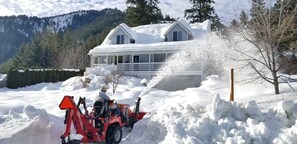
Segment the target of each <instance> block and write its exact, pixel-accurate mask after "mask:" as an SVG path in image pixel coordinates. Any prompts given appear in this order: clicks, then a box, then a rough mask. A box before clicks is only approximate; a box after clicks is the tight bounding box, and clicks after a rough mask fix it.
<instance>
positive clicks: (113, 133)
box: [105, 125, 122, 144]
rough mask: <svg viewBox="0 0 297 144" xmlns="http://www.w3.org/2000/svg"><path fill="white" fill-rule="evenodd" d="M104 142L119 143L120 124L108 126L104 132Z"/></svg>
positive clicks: (120, 134) (108, 143) (109, 143)
mask: <svg viewBox="0 0 297 144" xmlns="http://www.w3.org/2000/svg"><path fill="white" fill-rule="evenodd" d="M105 140H106V144H119V143H120V142H121V140H122V128H121V127H120V126H117V125H116V126H109V127H108V128H107V132H106V138H105Z"/></svg>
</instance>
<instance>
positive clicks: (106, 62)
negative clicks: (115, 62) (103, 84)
mask: <svg viewBox="0 0 297 144" xmlns="http://www.w3.org/2000/svg"><path fill="white" fill-rule="evenodd" d="M107 64H108V54H106V65H107Z"/></svg>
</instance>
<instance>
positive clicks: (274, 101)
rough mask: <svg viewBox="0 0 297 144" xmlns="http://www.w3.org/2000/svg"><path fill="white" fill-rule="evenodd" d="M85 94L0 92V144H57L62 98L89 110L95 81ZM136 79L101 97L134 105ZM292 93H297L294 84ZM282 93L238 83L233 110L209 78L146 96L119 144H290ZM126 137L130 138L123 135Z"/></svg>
mask: <svg viewBox="0 0 297 144" xmlns="http://www.w3.org/2000/svg"><path fill="white" fill-rule="evenodd" d="M91 78H92V80H93V82H92V83H91V84H90V86H89V87H88V88H81V87H80V85H81V84H80V81H79V80H77V79H78V77H74V78H71V79H69V80H67V81H65V82H63V83H62V82H59V83H42V84H37V85H34V86H29V87H25V88H19V89H15V90H13V89H7V88H1V89H0V143H1V144H17V143H24V144H40V143H44V144H58V143H60V138H59V137H60V135H62V133H63V131H64V125H63V121H64V112H65V111H62V110H60V109H59V107H58V105H59V103H60V101H61V100H62V98H63V96H64V95H72V96H75V100H78V98H79V96H81V97H86V99H87V104H88V105H92V102H93V98H94V97H95V96H96V95H97V94H98V92H99V88H100V84H102V83H103V82H102V78H101V77H95V76H91ZM140 82H141V79H136V78H133V77H130V78H128V79H127V80H124V81H121V84H120V85H119V87H118V89H117V92H116V93H115V94H113V93H111V92H112V90H111V89H109V90H108V95H109V96H111V98H112V99H116V100H117V101H118V103H127V104H130V105H133V104H134V100H135V99H136V98H137V97H138V96H139V95H140V93H141V92H142V90H143V89H144V87H143V86H142V84H141V83H140ZM292 86H293V87H295V88H297V84H296V83H292ZM281 88H282V90H283V91H282V92H283V94H280V95H273V88H272V87H270V86H269V85H268V86H263V85H260V84H237V85H236V86H235V101H236V102H235V103H231V102H229V101H228V99H229V82H228V81H227V80H222V79H220V78H219V77H217V76H211V77H208V79H207V80H206V81H204V82H203V83H202V86H201V87H199V88H188V89H186V90H180V91H174V92H168V91H163V90H157V89H151V90H150V91H149V92H148V93H147V94H145V95H143V96H142V101H141V110H143V111H147V112H150V114H148V115H146V116H145V118H144V119H143V120H141V121H140V122H138V123H137V124H136V125H135V127H134V129H133V130H132V131H131V130H130V129H127V128H125V129H124V130H123V131H124V138H123V140H122V143H124V144H131V143H135V144H138V143H146V144H154V143H164V144H165V143H166V144H168V143H189V144H190V143H192V144H199V143H203V144H204V143H234V144H235V143H296V141H297V137H296V136H297V124H296V119H297V104H296V102H297V93H296V92H291V90H290V89H289V88H288V86H287V85H281ZM130 131H131V132H130Z"/></svg>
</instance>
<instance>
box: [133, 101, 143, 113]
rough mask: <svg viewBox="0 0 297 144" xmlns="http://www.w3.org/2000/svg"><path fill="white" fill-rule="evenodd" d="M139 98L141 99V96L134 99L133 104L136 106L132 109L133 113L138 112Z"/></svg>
mask: <svg viewBox="0 0 297 144" xmlns="http://www.w3.org/2000/svg"><path fill="white" fill-rule="evenodd" d="M140 100H141V98H140V97H138V98H137V99H136V101H135V105H136V107H135V109H134V113H138V112H139V106H140Z"/></svg>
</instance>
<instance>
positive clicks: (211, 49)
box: [139, 33, 227, 97]
mask: <svg viewBox="0 0 297 144" xmlns="http://www.w3.org/2000/svg"><path fill="white" fill-rule="evenodd" d="M224 44H226V42H225V41H224V40H223V39H222V38H220V37H219V36H217V35H216V34H214V33H213V34H209V35H207V36H205V37H203V38H201V39H198V40H191V41H188V43H187V44H186V45H184V46H183V47H182V48H181V50H180V51H177V52H176V53H175V54H173V55H172V56H171V57H170V58H169V59H167V61H166V62H165V64H164V65H163V66H162V67H161V68H160V69H159V70H158V72H157V75H156V76H155V77H153V78H152V79H151V80H150V81H149V83H148V84H147V87H146V88H144V90H143V91H142V92H141V94H140V95H139V97H141V96H143V95H145V94H147V93H148V92H149V90H150V89H151V88H153V87H154V86H156V85H157V84H158V83H159V82H161V81H162V80H163V79H164V78H166V77H168V76H172V75H175V74H178V73H180V72H182V71H184V70H185V69H187V68H195V69H200V70H201V72H202V74H203V73H205V70H206V69H207V68H206V66H207V65H209V64H210V63H223V61H224V59H225V56H224V54H223V53H225V52H223V51H226V50H225V49H224V47H227V46H224ZM216 65H217V64H216ZM197 66H198V67H197Z"/></svg>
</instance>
